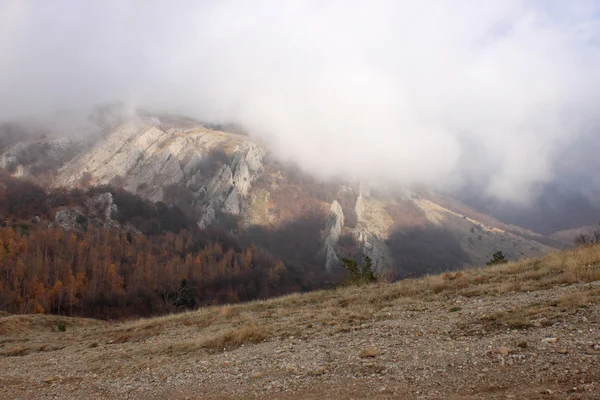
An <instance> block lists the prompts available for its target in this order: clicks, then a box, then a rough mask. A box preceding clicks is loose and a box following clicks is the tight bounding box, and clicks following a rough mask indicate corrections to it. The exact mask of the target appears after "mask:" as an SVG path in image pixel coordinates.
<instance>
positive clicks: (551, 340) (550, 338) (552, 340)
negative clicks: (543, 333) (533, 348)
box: [541, 337, 558, 343]
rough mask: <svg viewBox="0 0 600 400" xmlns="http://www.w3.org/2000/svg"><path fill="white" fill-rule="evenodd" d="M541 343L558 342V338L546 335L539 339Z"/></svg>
mask: <svg viewBox="0 0 600 400" xmlns="http://www.w3.org/2000/svg"><path fill="white" fill-rule="evenodd" d="M541 342H542V343H556V342H558V338H556V337H547V338H543V339H542V340H541Z"/></svg>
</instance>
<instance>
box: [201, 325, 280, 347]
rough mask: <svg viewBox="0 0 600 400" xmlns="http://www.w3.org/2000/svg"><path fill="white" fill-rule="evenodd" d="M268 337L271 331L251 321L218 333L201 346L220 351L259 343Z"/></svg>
mask: <svg viewBox="0 0 600 400" xmlns="http://www.w3.org/2000/svg"><path fill="white" fill-rule="evenodd" d="M268 337H269V333H268V332H267V331H266V330H264V329H262V328H259V327H257V326H256V325H255V324H254V323H251V324H249V325H248V326H245V327H242V328H237V329H231V330H228V331H225V332H223V333H219V334H218V335H216V336H214V337H212V338H210V339H208V340H205V341H203V342H202V343H201V344H200V346H201V347H203V348H205V349H209V350H213V351H220V350H227V349H232V348H236V347H239V346H242V345H244V344H247V343H259V342H262V341H264V340H266V339H268Z"/></svg>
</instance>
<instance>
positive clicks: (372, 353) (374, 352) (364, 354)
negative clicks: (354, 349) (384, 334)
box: [358, 347, 379, 358]
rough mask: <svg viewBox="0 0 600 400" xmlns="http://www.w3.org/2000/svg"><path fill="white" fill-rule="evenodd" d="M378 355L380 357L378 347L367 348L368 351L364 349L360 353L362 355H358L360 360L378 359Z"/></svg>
mask: <svg viewBox="0 0 600 400" xmlns="http://www.w3.org/2000/svg"><path fill="white" fill-rule="evenodd" d="M378 355H379V348H378V347H367V348H366V349H362V350H361V351H360V353H358V356H359V357H360V358H373V357H377V356H378Z"/></svg>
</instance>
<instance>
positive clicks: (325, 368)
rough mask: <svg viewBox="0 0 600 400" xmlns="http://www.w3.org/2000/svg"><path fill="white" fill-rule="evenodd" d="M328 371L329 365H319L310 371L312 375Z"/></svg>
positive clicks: (319, 374)
mask: <svg viewBox="0 0 600 400" xmlns="http://www.w3.org/2000/svg"><path fill="white" fill-rule="evenodd" d="M326 372H327V367H325V366H320V367H317V368H315V369H313V370H312V371H310V374H311V375H312V376H321V375H323V374H324V373H326Z"/></svg>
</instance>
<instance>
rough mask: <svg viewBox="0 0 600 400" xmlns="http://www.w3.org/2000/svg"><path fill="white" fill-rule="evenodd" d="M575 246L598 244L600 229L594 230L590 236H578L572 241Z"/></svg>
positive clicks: (599, 241) (599, 242)
mask: <svg viewBox="0 0 600 400" xmlns="http://www.w3.org/2000/svg"><path fill="white" fill-rule="evenodd" d="M573 243H574V244H575V246H593V245H596V244H600V228H598V229H596V230H595V231H594V232H592V233H591V234H589V235H587V234H584V233H582V234H579V235H578V236H577V237H576V238H575V240H573Z"/></svg>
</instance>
